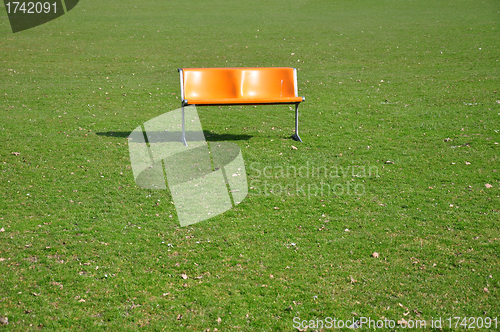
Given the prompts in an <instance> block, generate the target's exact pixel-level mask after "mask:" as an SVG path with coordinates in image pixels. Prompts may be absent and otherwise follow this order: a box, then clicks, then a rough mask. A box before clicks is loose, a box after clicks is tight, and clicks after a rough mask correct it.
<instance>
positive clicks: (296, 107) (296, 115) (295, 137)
mask: <svg viewBox="0 0 500 332" xmlns="http://www.w3.org/2000/svg"><path fill="white" fill-rule="evenodd" d="M292 139H294V140H296V141H299V142H302V140H301V139H300V136H299V104H298V103H297V104H295V134H293V135H292Z"/></svg>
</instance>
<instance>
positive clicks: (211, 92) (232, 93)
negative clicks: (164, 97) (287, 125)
mask: <svg viewBox="0 0 500 332" xmlns="http://www.w3.org/2000/svg"><path fill="white" fill-rule="evenodd" d="M181 73H182V74H181V94H182V96H181V97H182V100H189V99H207V100H208V99H237V98H244V99H255V100H256V101H257V102H258V99H260V98H287V97H298V94H297V73H296V69H295V68H283V67H281V68H260V67H257V68H183V69H182V70H181Z"/></svg>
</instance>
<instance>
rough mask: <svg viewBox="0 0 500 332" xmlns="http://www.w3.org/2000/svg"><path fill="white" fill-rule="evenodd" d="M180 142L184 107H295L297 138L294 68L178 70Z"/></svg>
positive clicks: (295, 137)
mask: <svg viewBox="0 0 500 332" xmlns="http://www.w3.org/2000/svg"><path fill="white" fill-rule="evenodd" d="M179 73H180V76H181V98H182V141H183V143H184V145H186V146H187V142H186V137H185V128H184V106H188V105H198V106H220V105H270V104H295V133H294V134H293V136H292V138H293V139H294V140H296V141H300V142H302V140H301V139H300V137H299V103H300V102H301V101H304V100H305V98H304V97H299V96H298V93H297V90H298V89H297V70H296V69H295V68H259V67H258V68H180V69H179Z"/></svg>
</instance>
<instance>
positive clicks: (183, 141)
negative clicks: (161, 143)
mask: <svg viewBox="0 0 500 332" xmlns="http://www.w3.org/2000/svg"><path fill="white" fill-rule="evenodd" d="M181 142H182V143H184V146H188V144H187V142H186V120H185V118H184V106H182V137H181Z"/></svg>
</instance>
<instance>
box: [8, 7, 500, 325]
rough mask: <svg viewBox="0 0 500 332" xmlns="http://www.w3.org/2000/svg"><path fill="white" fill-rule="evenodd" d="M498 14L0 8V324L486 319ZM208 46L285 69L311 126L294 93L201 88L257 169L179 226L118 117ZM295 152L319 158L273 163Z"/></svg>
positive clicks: (163, 95) (207, 121) (214, 127)
mask: <svg viewBox="0 0 500 332" xmlns="http://www.w3.org/2000/svg"><path fill="white" fill-rule="evenodd" d="M499 22H500V7H499V6H498V3H497V2H496V1H493V0H486V1H465V0H458V1H454V2H453V4H451V3H450V2H447V1H441V0H439V1H428V0H422V1H395V0H381V1H368V0H360V1H347V0H339V1H320V0H311V1H305V0H295V1H273V2H271V3H269V2H265V1H250V2H240V3H237V2H230V1H220V0H218V1H215V2H210V3H208V2H204V1H191V2H188V3H182V4H181V3H180V2H177V3H176V2H170V1H169V2H167V1H145V0H136V1H129V0H122V1H117V0H110V1H85V0H82V1H80V3H79V4H78V6H77V7H75V9H73V10H72V11H71V12H69V13H68V14H66V15H64V16H62V17H60V18H58V19H57V20H54V21H52V22H49V23H47V24H44V25H42V26H39V27H37V28H34V29H30V30H27V31H24V32H20V33H17V34H12V33H11V31H10V27H9V25H8V19H7V15H6V14H1V15H0V33H1V35H2V37H0V50H1V51H0V103H1V106H0V113H1V120H0V140H1V142H2V144H1V145H0V181H1V185H2V196H1V197H2V199H1V201H0V228H3V229H4V230H5V231H4V232H1V233H0V258H3V260H2V261H1V262H0V280H1V285H0V316H6V317H8V319H9V321H10V324H9V325H7V326H4V327H2V328H3V329H4V330H14V331H18V330H23V331H25V330H31V329H33V330H34V329H35V328H36V327H43V328H44V329H47V330H83V329H85V330H101V329H109V330H130V331H133V330H137V329H139V328H142V329H145V330H165V331H185V330H194V331H204V330H206V329H210V331H214V330H215V328H217V329H218V330H219V331H237V330H240V331H278V330H279V331H291V330H296V329H294V328H293V318H294V317H300V319H301V320H311V319H316V318H320V319H324V318H326V317H336V318H337V319H343V320H347V319H349V318H351V317H352V316H354V317H361V316H364V317H370V318H372V319H374V320H376V319H380V318H381V317H386V318H387V319H392V320H395V321H397V320H401V319H402V318H404V319H405V320H410V319H424V320H426V321H427V322H428V324H430V321H431V319H432V318H434V319H435V318H436V317H442V318H443V320H445V319H446V318H448V317H453V316H461V317H465V316H467V317H492V318H494V317H499V316H500V312H499V305H498V303H499V302H500V301H499V300H500V296H499V294H500V293H499V292H500V281H499V280H500V273H499V272H500V269H499V267H500V266H499V264H500V258H499V257H500V246H499V241H500V228H499V220H500V218H499V215H500V214H499V207H500V200H499V197H500V193H499V189H500V169H499V168H500V167H499V165H500V163H499V162H500V160H499V148H500V145H499V144H496V143H500V132H499V131H500V101H499V100H500V95H499V89H500V76H499V74H500V71H499V69H500V47H499V43H498V33H499V30H500V24H499ZM292 53H293V55H292ZM202 66H203V67H226V66H235V67H236V66H294V67H297V68H298V69H299V72H298V81H299V88H300V91H299V95H301V96H305V97H306V101H305V102H304V103H302V104H301V107H300V111H301V114H300V135H301V137H302V139H303V140H304V143H302V144H300V143H296V142H294V141H292V140H290V139H289V136H290V135H291V134H292V132H293V124H294V123H293V112H292V111H290V110H289V109H288V107H287V106H258V107H253V106H249V107H248V106H247V107H239V106H238V107H235V106H233V107H223V108H220V109H219V108H217V107H212V108H209V107H199V108H198V112H199V115H200V118H201V123H202V125H203V129H204V130H205V131H206V132H207V134H208V135H207V139H208V140H210V139H212V140H214V139H219V140H226V141H232V142H234V143H236V144H238V145H239V146H240V148H241V150H242V151H243V157H244V159H245V163H246V165H247V174H248V178H249V182H251V183H253V185H252V184H251V186H252V188H253V189H250V192H249V195H248V196H247V198H246V199H245V200H244V201H243V202H242V203H241V204H240V205H238V206H237V208H235V209H233V210H230V211H228V212H226V213H224V214H222V215H219V216H217V217H215V218H212V219H210V220H207V221H203V222H201V223H198V224H195V225H192V226H190V227H184V228H181V227H180V226H179V223H178V220H177V218H176V214H175V208H174V206H173V204H171V197H170V196H169V193H168V191H152V190H146V189H141V188H138V187H137V186H136V184H135V182H134V179H133V175H132V171H131V168H130V160H129V155H128V146H127V139H126V137H127V136H128V134H129V133H130V132H131V131H132V130H133V129H134V128H136V127H137V126H139V125H140V124H142V123H143V122H145V121H147V120H149V119H151V118H153V117H155V116H158V115H160V114H163V113H165V112H168V111H171V110H174V109H176V108H178V107H179V106H180V100H179V92H180V88H179V78H178V73H177V68H179V67H202ZM273 128H274V129H273ZM447 138H449V140H445V139H447ZM292 145H294V146H296V147H297V150H295V149H293V148H292ZM13 152H16V153H19V155H15V154H12V153H13ZM387 161H391V162H394V163H387ZM307 163H309V165H311V167H312V166H314V167H325V168H326V170H327V174H328V176H327V174H325V168H323V169H321V171H322V172H323V173H320V174H319V175H317V176H315V177H313V176H309V177H308V178H305V177H300V176H299V175H297V176H293V175H292V174H291V175H290V176H281V175H280V173H279V169H280V166H281V167H284V169H286V167H287V166H294V167H295V168H297V169H298V168H299V167H301V166H304V165H307ZM469 163H470V164H469ZM252 165H253V166H252ZM265 167H268V169H267V170H268V171H272V174H271V176H270V177H269V178H267V177H264V175H263V174H262V173H259V171H263V169H264V168H265ZM347 167H350V168H349V173H347V172H346V173H345V176H344V174H343V173H342V170H344V171H345V170H347ZM363 168H364V169H365V171H366V174H363V173H361V172H362V171H361V170H362V169H363ZM335 169H338V170H339V173H338V175H339V177H331V176H330V175H332V170H335ZM352 169H355V172H354V174H355V175H358V176H356V177H353V176H352V175H353V174H352V173H353V172H352ZM369 169H371V170H372V171H374V172H372V174H369V172H368V170H369ZM375 170H376V171H377V172H375ZM259 174H260V176H259ZM266 174H268V175H269V174H270V173H269V172H268V173H266ZM335 174H336V173H334V175H335ZM377 175H378V176H377ZM258 181H261V182H258ZM264 181H267V186H268V189H269V188H273V186H274V190H273V192H272V193H271V192H269V190H267V191H266V193H267V195H266V194H265V193H264V192H263V189H264V187H263V184H264ZM297 182H299V184H300V185H305V187H304V190H305V192H304V191H301V192H297V191H296V190H295V189H293V190H288V191H286V192H279V190H278V189H280V188H285V186H287V185H288V186H289V187H288V188H295V187H294V186H295V184H296V183H297ZM321 183H323V184H324V185H330V187H334V186H335V185H337V187H336V188H337V189H338V188H341V187H340V186H342V188H347V185H348V183H351V185H353V186H355V185H358V189H359V188H364V191H363V194H360V195H357V194H352V193H351V194H347V193H346V192H344V193H343V194H340V193H339V191H337V192H336V193H333V192H332V191H326V190H325V191H324V192H323V195H320V192H318V193H315V192H314V185H321ZM486 184H490V185H491V186H492V187H491V188H487V187H486ZM307 185H312V186H313V189H311V190H312V192H311V193H310V194H309V195H308V194H307V190H308V189H307ZM325 188H326V187H325ZM271 190H272V189H271ZM259 192H260V194H259ZM346 229H347V230H349V231H346ZM292 243H294V244H295V245H292ZM169 244H170V245H169ZM373 252H378V253H379V254H380V256H379V257H378V258H374V257H371V254H372V253H373ZM183 273H185V274H187V275H188V277H189V278H188V279H186V280H184V279H182V278H181V274H183ZM271 276H272V277H271ZM196 277H201V278H200V279H195V278H196ZM354 280H355V281H354ZM81 300H85V302H83V301H82V302H80V301H81ZM180 315H181V316H180ZM218 318H220V320H219V321H220V323H219V322H218ZM426 330H432V329H431V328H430V327H428V328H427V329H426ZM444 330H449V329H448V328H447V327H446V328H444Z"/></svg>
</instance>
